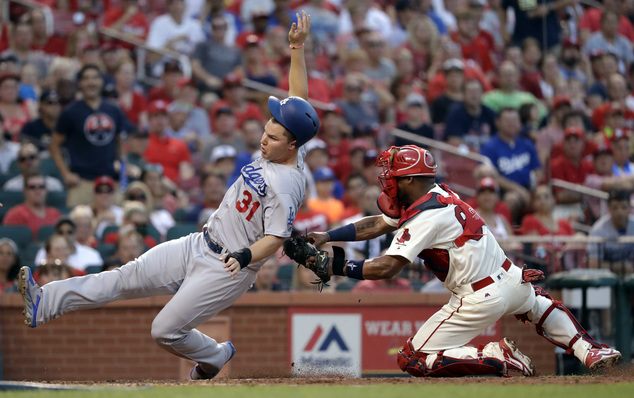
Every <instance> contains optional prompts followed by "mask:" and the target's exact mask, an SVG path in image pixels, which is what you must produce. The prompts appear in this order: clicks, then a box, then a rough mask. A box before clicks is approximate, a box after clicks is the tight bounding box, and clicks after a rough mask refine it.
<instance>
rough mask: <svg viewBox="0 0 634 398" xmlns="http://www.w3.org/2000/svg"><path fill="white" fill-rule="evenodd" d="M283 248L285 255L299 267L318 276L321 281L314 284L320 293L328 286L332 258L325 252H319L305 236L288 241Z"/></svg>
mask: <svg viewBox="0 0 634 398" xmlns="http://www.w3.org/2000/svg"><path fill="white" fill-rule="evenodd" d="M283 246H284V254H286V255H287V256H288V257H289V258H290V259H291V260H293V261H295V262H296V263H297V264H298V266H299V264H301V265H303V266H304V267H306V268H308V269H309V270H311V271H313V272H314V273H315V275H317V278H319V279H317V280H316V281H315V282H312V283H314V284H316V285H317V288H318V289H319V291H320V292H321V290H322V289H323V288H324V285H325V286H328V281H330V276H328V267H329V263H330V256H329V255H328V253H327V252H326V251H325V250H317V249H316V248H315V246H313V245H312V244H310V243H309V242H308V238H307V237H306V236H305V235H298V236H296V237H293V238H290V239H286V240H285V241H284V245H283Z"/></svg>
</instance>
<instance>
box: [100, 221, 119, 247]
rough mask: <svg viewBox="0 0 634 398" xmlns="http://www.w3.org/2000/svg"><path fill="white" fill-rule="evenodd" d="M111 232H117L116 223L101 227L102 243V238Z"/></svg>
mask: <svg viewBox="0 0 634 398" xmlns="http://www.w3.org/2000/svg"><path fill="white" fill-rule="evenodd" d="M113 232H115V233H116V232H119V226H118V225H108V226H107V227H106V228H104V229H103V235H101V242H102V243H103V240H104V238H105V237H106V236H108V234H111V233H113Z"/></svg>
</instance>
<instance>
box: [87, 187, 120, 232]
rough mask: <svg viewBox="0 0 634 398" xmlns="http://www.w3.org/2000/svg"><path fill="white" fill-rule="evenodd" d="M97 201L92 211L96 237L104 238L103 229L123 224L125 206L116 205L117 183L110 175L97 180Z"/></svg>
mask: <svg viewBox="0 0 634 398" xmlns="http://www.w3.org/2000/svg"><path fill="white" fill-rule="evenodd" d="M94 189H95V202H94V203H93V205H92V211H93V214H94V219H95V237H97V239H99V240H100V241H101V240H102V239H103V231H104V230H105V229H106V227H108V226H110V225H119V226H120V225H121V223H122V222H123V208H122V207H121V206H117V205H115V204H114V203H115V189H116V184H115V182H114V180H113V179H112V178H111V177H109V176H101V177H98V178H97V179H96V180H95V183H94Z"/></svg>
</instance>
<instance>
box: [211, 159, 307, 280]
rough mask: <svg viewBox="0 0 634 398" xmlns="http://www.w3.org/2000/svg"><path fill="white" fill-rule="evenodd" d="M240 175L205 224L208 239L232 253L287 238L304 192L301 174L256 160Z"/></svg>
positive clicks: (256, 265)
mask: <svg viewBox="0 0 634 398" xmlns="http://www.w3.org/2000/svg"><path fill="white" fill-rule="evenodd" d="M240 174H241V175H240V177H239V178H238V179H237V180H236V182H235V183H233V185H231V187H230V188H229V189H228V190H227V193H225V196H224V198H223V200H222V203H221V204H220V207H218V210H216V211H215V212H214V213H213V214H212V215H211V216H210V217H209V219H208V220H207V224H206V225H205V226H206V227H207V229H208V230H209V235H210V236H211V239H213V240H214V241H216V242H217V243H219V244H221V245H222V246H223V247H224V248H226V249H227V250H228V251H229V252H233V251H236V250H240V249H242V248H245V247H249V246H251V245H252V244H253V243H255V242H256V241H258V240H260V239H262V238H263V237H264V236H265V235H274V236H278V237H280V238H287V237H289V236H291V232H292V230H293V221H294V220H295V216H296V215H297V210H298V209H299V207H300V206H301V204H302V200H303V198H304V194H305V191H306V178H305V177H304V174H303V172H302V171H301V170H300V169H299V168H297V167H291V166H286V165H281V164H277V163H272V162H270V161H268V160H266V159H264V158H261V157H260V158H258V159H256V160H255V161H253V162H252V163H250V164H248V165H246V166H244V167H243V168H242V170H241V171H240ZM263 262H264V261H260V262H258V263H255V264H251V268H255V269H259V266H260V265H261V264H260V263H263Z"/></svg>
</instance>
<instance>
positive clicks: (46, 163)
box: [40, 158, 64, 182]
mask: <svg viewBox="0 0 634 398" xmlns="http://www.w3.org/2000/svg"><path fill="white" fill-rule="evenodd" d="M40 173H42V174H44V175H47V176H51V177H55V178H57V179H58V180H60V181H62V182H64V179H63V178H62V173H60V172H59V169H58V168H57V165H55V161H54V160H53V159H52V158H46V159H42V163H40Z"/></svg>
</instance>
